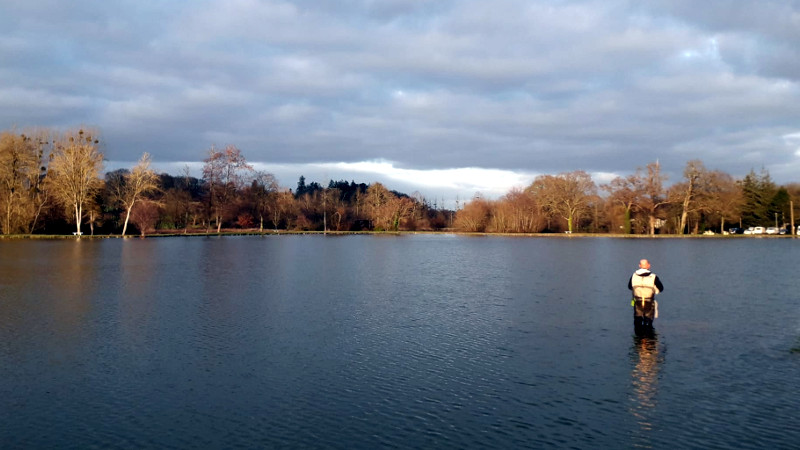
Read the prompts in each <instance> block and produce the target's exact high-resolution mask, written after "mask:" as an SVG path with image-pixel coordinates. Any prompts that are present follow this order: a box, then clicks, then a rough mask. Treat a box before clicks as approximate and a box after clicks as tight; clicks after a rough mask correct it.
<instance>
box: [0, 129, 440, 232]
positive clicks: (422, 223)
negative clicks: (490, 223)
mask: <svg viewBox="0 0 800 450" xmlns="http://www.w3.org/2000/svg"><path fill="white" fill-rule="evenodd" d="M98 136H99V135H98V133H97V132H96V131H94V130H88V129H77V130H69V131H66V132H62V133H59V132H54V131H52V130H46V129H45V130H33V131H27V132H16V131H15V130H10V131H4V132H2V133H0V231H2V233H3V234H6V235H8V234H63V233H69V232H72V233H74V234H77V235H79V236H80V235H82V234H122V235H125V234H126V233H128V231H129V229H130V228H131V227H132V228H135V230H136V231H137V232H138V233H140V234H142V235H144V234H145V233H153V232H160V231H168V232H173V233H174V232H185V233H190V232H214V231H215V232H221V231H222V230H223V229H247V230H258V231H261V232H264V231H265V230H319V231H323V230H330V231H360V230H385V231H397V230H441V229H444V228H447V227H449V226H451V225H452V219H453V212H452V211H446V210H444V209H439V208H437V207H436V205H435V204H433V205H432V204H431V203H430V202H428V201H427V200H426V199H425V198H423V197H422V196H421V195H420V194H419V193H414V194H412V195H411V196H409V195H406V194H403V193H400V192H396V191H392V190H389V189H388V188H386V187H385V186H384V185H382V184H381V183H371V184H364V183H358V184H357V183H355V181H350V182H347V181H344V180H341V181H333V180H331V181H330V182H329V183H328V185H327V186H322V185H320V184H319V183H317V182H311V183H308V184H306V181H305V177H303V176H301V177H300V179H299V181H298V183H297V187H296V189H294V190H292V189H288V188H282V187H280V186H279V185H278V182H277V180H276V178H275V176H274V175H272V174H270V173H267V172H263V171H256V170H254V169H253V167H252V165H250V164H249V163H248V162H247V160H246V158H245V156H244V155H243V154H242V152H241V151H240V150H239V149H238V148H237V147H236V146H233V145H228V146H226V147H224V148H216V147H214V146H212V147H211V148H210V149H208V151H207V153H206V158H205V159H204V160H203V168H202V177H201V178H196V177H193V176H191V175H190V172H189V169H188V167H187V168H185V170H184V172H183V173H182V174H181V175H178V176H174V175H170V174H166V173H156V172H155V171H154V170H153V169H152V168H151V167H150V165H151V158H150V155H149V154H147V153H144V154H143V155H142V156H141V158H140V159H139V161H138V163H137V164H136V165H135V166H134V167H132V168H130V169H118V170H113V171H109V172H106V173H103V161H104V155H103V153H102V151H101V150H100V149H101V145H102V143H101V141H100V139H99V137H98Z"/></svg>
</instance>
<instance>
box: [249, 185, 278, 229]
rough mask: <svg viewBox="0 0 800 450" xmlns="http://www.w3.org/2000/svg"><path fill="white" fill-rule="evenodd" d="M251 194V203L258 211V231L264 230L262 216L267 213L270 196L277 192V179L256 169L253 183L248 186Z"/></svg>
mask: <svg viewBox="0 0 800 450" xmlns="http://www.w3.org/2000/svg"><path fill="white" fill-rule="evenodd" d="M250 190H251V194H252V196H253V203H255V209H256V212H257V213H258V221H259V225H258V231H260V232H262V233H263V232H264V216H266V215H267V214H268V213H269V208H270V198H271V197H274V196H275V195H276V194H277V192H278V180H277V179H275V175H273V174H271V173H267V172H262V171H258V172H256V173H255V178H254V179H253V184H252V186H251V187H250Z"/></svg>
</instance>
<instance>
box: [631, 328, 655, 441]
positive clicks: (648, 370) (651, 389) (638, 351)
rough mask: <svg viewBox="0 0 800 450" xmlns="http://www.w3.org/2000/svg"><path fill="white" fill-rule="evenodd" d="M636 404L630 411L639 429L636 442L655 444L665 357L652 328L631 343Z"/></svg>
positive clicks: (637, 335)
mask: <svg viewBox="0 0 800 450" xmlns="http://www.w3.org/2000/svg"><path fill="white" fill-rule="evenodd" d="M631 361H632V362H633V369H632V370H631V383H632V388H633V389H632V394H633V395H632V397H633V398H632V400H633V402H632V405H631V407H630V412H631V414H632V415H633V417H634V420H635V422H636V424H637V425H638V429H636V430H635V431H634V445H635V446H637V447H646V448H649V447H652V444H651V437H652V436H651V434H652V432H653V430H654V429H655V427H656V424H655V420H656V417H655V412H656V407H657V406H658V401H657V397H658V374H659V370H660V366H661V364H662V363H663V358H662V357H661V356H660V355H659V346H658V335H657V334H656V332H655V330H653V329H652V328H651V329H649V330H648V331H643V332H642V331H640V332H638V333H636V334H634V336H633V345H632V346H631Z"/></svg>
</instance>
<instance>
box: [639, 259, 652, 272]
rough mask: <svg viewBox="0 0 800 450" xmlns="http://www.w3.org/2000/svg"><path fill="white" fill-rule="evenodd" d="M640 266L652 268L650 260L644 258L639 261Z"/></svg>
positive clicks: (647, 268) (641, 267)
mask: <svg viewBox="0 0 800 450" xmlns="http://www.w3.org/2000/svg"><path fill="white" fill-rule="evenodd" d="M639 268H640V269H646V270H650V261H648V260H646V259H643V260H641V261H639Z"/></svg>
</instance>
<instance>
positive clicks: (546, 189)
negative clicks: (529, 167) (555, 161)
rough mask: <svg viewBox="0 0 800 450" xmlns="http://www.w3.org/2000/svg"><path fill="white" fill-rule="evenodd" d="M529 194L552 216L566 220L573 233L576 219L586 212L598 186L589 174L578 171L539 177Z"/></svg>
mask: <svg viewBox="0 0 800 450" xmlns="http://www.w3.org/2000/svg"><path fill="white" fill-rule="evenodd" d="M528 192H531V193H532V194H533V195H534V197H536V199H537V200H538V201H539V203H541V204H542V206H544V207H545V208H546V209H547V210H549V212H550V213H551V214H553V215H555V216H559V217H561V218H563V219H565V220H566V221H567V230H568V231H569V232H570V233H571V232H572V231H573V227H574V220H575V218H577V217H578V216H579V215H580V214H582V213H583V212H585V210H586V209H587V206H588V204H589V201H590V199H591V197H592V196H593V195H595V194H596V193H597V186H595V184H594V181H592V177H591V176H590V175H589V174H588V173H586V172H584V171H583V170H576V171H573V172H565V173H560V174H558V175H541V176H538V177H536V179H534V181H533V183H532V184H531V185H530V186H529V187H528Z"/></svg>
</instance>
